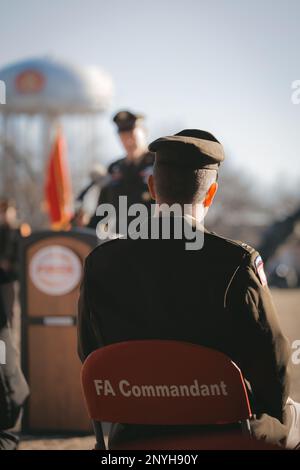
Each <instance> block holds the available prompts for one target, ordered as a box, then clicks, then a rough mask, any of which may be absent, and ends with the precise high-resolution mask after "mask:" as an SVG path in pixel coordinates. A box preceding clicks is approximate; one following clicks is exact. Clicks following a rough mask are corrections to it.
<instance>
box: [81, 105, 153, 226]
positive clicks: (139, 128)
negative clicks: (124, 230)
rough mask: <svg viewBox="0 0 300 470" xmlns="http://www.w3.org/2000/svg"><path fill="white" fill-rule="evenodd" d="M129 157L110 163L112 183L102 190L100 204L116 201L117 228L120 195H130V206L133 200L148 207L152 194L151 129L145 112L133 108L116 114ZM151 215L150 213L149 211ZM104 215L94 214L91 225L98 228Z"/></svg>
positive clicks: (114, 203)
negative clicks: (148, 127)
mask: <svg viewBox="0 0 300 470" xmlns="http://www.w3.org/2000/svg"><path fill="white" fill-rule="evenodd" d="M113 121H114V123H115V124H116V126H117V131H118V135H119V138H120V140H121V143H122V145H123V147H124V150H125V153H126V155H125V157H123V158H120V159H119V160H116V161H115V162H113V163H112V164H111V165H110V166H109V167H108V174H109V175H110V181H109V183H108V184H107V185H106V186H105V187H104V188H103V189H102V190H101V193H100V197H99V200H98V204H97V206H99V205H100V204H107V203H109V204H112V205H113V206H114V208H115V211H116V217H117V220H116V231H117V232H118V231H119V230H118V229H119V223H118V222H119V219H120V214H119V210H118V207H119V196H127V205H128V207H129V206H130V205H132V204H136V203H142V204H145V205H146V207H147V209H148V211H149V210H150V205H151V196H150V193H149V190H148V186H147V181H148V177H149V175H150V174H151V173H152V167H153V163H154V156H153V154H151V153H150V152H149V151H148V148H147V132H146V129H145V127H144V116H143V115H142V114H134V113H132V112H130V111H120V112H118V113H117V114H116V115H115V116H114V118H113ZM149 215H150V213H149ZM100 220H101V217H99V216H97V215H96V213H95V214H94V216H93V217H92V218H91V220H90V223H89V225H88V226H89V227H91V228H96V226H97V224H98V222H99V221H100ZM128 221H129V220H128Z"/></svg>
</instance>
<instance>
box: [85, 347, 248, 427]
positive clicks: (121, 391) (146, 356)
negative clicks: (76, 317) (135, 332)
mask: <svg viewBox="0 0 300 470" xmlns="http://www.w3.org/2000/svg"><path fill="white" fill-rule="evenodd" d="M82 386H83V391H84V396H85V400H86V403H87V408H88V412H89V415H90V417H91V419H93V420H94V421H108V422H111V423H128V424H130V423H131V424H148V425H149V424H157V425H179V424H185V425H186V424H225V423H236V422H238V421H242V420H246V419H248V418H249V417H250V416H251V409H250V406H249V401H248V397H247V392H246V388H245V384H244V381H243V377H242V375H241V372H240V370H239V368H238V367H237V366H236V365H235V364H234V363H233V362H232V361H231V360H230V359H229V358H228V357H227V356H226V355H224V354H222V353H221V352H219V351H215V350H213V349H209V348H206V347H203V346H199V345H195V344H191V343H185V342H179V341H164V340H145V341H128V342H122V343H115V344H112V345H109V346H106V347H103V348H101V349H98V350H96V351H94V352H93V353H92V354H90V355H89V356H88V358H87V359H86V360H85V362H84V364H83V367H82Z"/></svg>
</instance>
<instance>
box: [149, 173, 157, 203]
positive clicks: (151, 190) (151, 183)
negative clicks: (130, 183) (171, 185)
mask: <svg viewBox="0 0 300 470" xmlns="http://www.w3.org/2000/svg"><path fill="white" fill-rule="evenodd" d="M148 189H149V193H150V196H151V198H152V199H154V201H156V192H155V187H154V179H153V175H149V178H148Z"/></svg>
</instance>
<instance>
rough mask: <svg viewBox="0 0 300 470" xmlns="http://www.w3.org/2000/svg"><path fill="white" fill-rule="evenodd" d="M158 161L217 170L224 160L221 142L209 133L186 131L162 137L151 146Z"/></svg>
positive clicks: (196, 130)
mask: <svg viewBox="0 0 300 470" xmlns="http://www.w3.org/2000/svg"><path fill="white" fill-rule="evenodd" d="M149 150H150V152H155V153H156V161H157V162H159V163H168V164H173V165H180V166H184V167H188V168H194V169H197V168H207V169H210V170H215V169H216V170H217V169H218V167H219V165H220V163H221V162H222V161H223V160H224V158H225V155H224V150H223V147H222V145H221V144H220V142H219V141H218V140H217V139H216V138H215V137H214V136H213V135H212V134H210V133H209V132H206V131H201V130H198V129H185V130H183V131H181V132H178V134H175V135H171V136H166V137H160V138H159V139H156V140H154V141H153V142H151V144H150V145H149Z"/></svg>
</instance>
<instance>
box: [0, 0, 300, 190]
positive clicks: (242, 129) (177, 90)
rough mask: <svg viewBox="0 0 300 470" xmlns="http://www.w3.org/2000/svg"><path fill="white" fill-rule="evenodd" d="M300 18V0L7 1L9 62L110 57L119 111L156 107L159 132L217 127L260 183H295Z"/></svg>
mask: <svg viewBox="0 0 300 470" xmlns="http://www.w3.org/2000/svg"><path fill="white" fill-rule="evenodd" d="M299 25H300V1H299V0H185V1H179V0H149V1H147V0H126V1H124V0H109V1H108V0H105V1H104V0H51V1H50V0H26V1H23V0H22V1H21V0H0V44H1V48H0V67H1V66H4V65H6V64H8V63H10V62H14V61H16V60H19V59H24V58H26V57H34V56H41V55H42V56H43V55H53V56H57V57H58V58H62V59H66V60H68V61H71V62H75V63H79V64H96V65H99V66H101V67H102V68H103V69H105V70H106V71H107V72H109V73H110V74H111V76H112V78H113V81H114V85H115V98H114V103H113V107H112V109H111V112H112V113H113V112H114V111H116V110H118V109H119V108H123V107H125V108H127V107H128V108H130V109H132V110H136V111H142V112H144V113H146V114H147V116H148V126H149V130H150V138H152V137H153V138H154V137H157V134H158V133H159V132H161V130H163V131H166V132H173V131H174V132H175V131H179V130H181V129H182V128H185V127H190V128H202V129H206V130H210V131H212V132H213V133H215V134H216V136H217V137H218V138H219V140H221V141H222V142H223V143H224V145H225V149H226V152H227V156H228V160H229V161H231V162H232V163H233V164H235V165H237V166H240V167H242V168H243V169H244V171H246V172H249V175H250V176H251V178H253V181H260V180H265V181H269V182H270V181H272V180H274V179H277V178H278V176H282V175H284V176H286V177H287V178H288V179H290V180H291V181H293V180H295V178H299V176H300V164H299V157H300V132H299V130H300V105H298V106H297V105H293V104H292V101H291V94H292V90H291V84H292V82H293V81H294V80H297V79H300V61H299V52H300V51H299V49H300V27H299ZM116 142H117V141H116V140H115V141H114V142H113V146H116ZM113 146H112V147H113ZM115 148H117V147H113V150H112V153H113V151H115ZM291 184H292V183H291Z"/></svg>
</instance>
